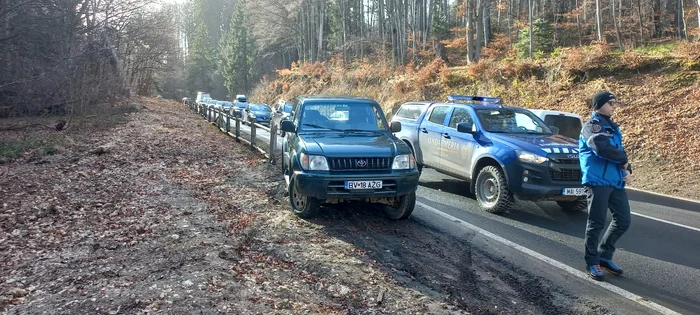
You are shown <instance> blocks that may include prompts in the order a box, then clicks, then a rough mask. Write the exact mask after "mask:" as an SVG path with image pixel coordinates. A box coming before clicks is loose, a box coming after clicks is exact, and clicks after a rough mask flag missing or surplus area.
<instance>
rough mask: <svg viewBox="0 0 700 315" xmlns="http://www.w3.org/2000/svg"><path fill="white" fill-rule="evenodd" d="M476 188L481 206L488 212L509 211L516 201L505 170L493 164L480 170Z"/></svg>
mask: <svg viewBox="0 0 700 315" xmlns="http://www.w3.org/2000/svg"><path fill="white" fill-rule="evenodd" d="M474 188H475V191H476V200H477V201H478V202H479V206H480V207H481V209H484V210H486V211H487V212H491V213H500V212H503V211H507V210H509V209H510V207H511V206H512V205H513V202H514V201H515V200H514V199H513V194H512V193H511V192H510V189H509V188H508V183H507V182H506V176H505V175H504V174H503V171H502V170H501V169H500V168H499V167H496V166H493V165H488V166H486V167H484V168H482V169H481V170H480V171H479V175H477V177H476V184H475V187H474Z"/></svg>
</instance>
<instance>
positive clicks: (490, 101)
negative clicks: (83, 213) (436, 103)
mask: <svg viewBox="0 0 700 315" xmlns="http://www.w3.org/2000/svg"><path fill="white" fill-rule="evenodd" d="M447 102H448V103H468V104H477V105H500V106H501V107H503V105H502V104H501V98H500V97H492V96H472V95H456V94H452V95H448V96H447Z"/></svg>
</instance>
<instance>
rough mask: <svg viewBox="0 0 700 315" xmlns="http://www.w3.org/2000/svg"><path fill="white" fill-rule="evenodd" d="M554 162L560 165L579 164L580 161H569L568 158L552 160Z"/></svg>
mask: <svg viewBox="0 0 700 315" xmlns="http://www.w3.org/2000/svg"><path fill="white" fill-rule="evenodd" d="M552 161H553V162H554V163H558V164H579V160H578V159H567V158H562V159H558V158H552Z"/></svg>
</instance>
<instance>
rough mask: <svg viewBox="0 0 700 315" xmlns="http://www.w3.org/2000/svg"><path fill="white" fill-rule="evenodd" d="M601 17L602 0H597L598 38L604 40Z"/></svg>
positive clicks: (596, 23) (596, 20)
mask: <svg viewBox="0 0 700 315" xmlns="http://www.w3.org/2000/svg"><path fill="white" fill-rule="evenodd" d="M600 19H601V17H600V0H595V25H596V29H597V31H598V40H599V41H601V40H603V31H602V27H601V24H602V23H601V20H600Z"/></svg>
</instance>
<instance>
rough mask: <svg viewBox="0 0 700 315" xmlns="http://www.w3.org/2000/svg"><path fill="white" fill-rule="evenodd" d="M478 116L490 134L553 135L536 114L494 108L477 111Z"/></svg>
mask: <svg viewBox="0 0 700 315" xmlns="http://www.w3.org/2000/svg"><path fill="white" fill-rule="evenodd" d="M476 115H477V116H478V117H479V120H480V121H481V125H482V126H483V127H484V129H486V131H488V132H495V133H523V134H551V133H552V130H551V129H549V127H547V125H545V124H544V122H543V121H542V120H540V119H539V118H537V116H535V114H533V113H531V112H529V111H526V110H517V109H508V108H493V109H477V110H476Z"/></svg>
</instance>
